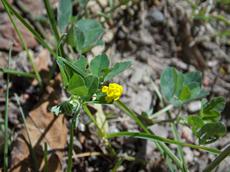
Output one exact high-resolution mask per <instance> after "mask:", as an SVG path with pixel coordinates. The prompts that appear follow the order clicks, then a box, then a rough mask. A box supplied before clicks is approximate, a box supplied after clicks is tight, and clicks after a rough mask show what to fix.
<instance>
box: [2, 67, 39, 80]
mask: <svg viewBox="0 0 230 172" xmlns="http://www.w3.org/2000/svg"><path fill="white" fill-rule="evenodd" d="M0 71H1V72H3V73H5V74H9V75H16V76H19V77H20V76H21V77H28V78H34V77H35V76H34V74H32V73H28V72H22V71H17V70H14V69H8V68H0Z"/></svg>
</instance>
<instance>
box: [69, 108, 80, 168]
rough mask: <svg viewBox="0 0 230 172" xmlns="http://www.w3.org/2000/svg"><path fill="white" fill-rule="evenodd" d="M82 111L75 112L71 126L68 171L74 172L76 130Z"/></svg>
mask: <svg viewBox="0 0 230 172" xmlns="http://www.w3.org/2000/svg"><path fill="white" fill-rule="evenodd" d="M79 115H80V112H78V113H75V114H74V116H73V119H72V121H71V127H70V141H69V145H68V162H67V172H72V166H73V160H72V156H73V139H74V130H75V128H76V126H77V122H78V118H79Z"/></svg>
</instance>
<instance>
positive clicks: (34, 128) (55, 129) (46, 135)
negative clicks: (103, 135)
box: [10, 101, 67, 172]
mask: <svg viewBox="0 0 230 172" xmlns="http://www.w3.org/2000/svg"><path fill="white" fill-rule="evenodd" d="M48 105H49V102H48V101H45V102H44V103H42V104H40V105H39V106H37V107H36V108H34V109H33V110H32V111H31V112H30V113H29V116H28V117H27V118H26V122H25V125H26V128H25V127H24V128H23V129H22V130H21V131H20V134H19V135H18V137H17V138H16V140H15V142H14V143H13V149H12V152H11V168H10V171H11V172H21V171H35V170H36V169H35V167H36V165H37V167H38V169H39V170H38V171H44V167H45V165H44V164H45V162H44V144H45V143H47V145H48V152H49V155H48V171H52V172H59V171H62V164H61V161H62V159H63V152H64V151H63V150H64V148H65V146H66V139H67V127H66V122H65V118H64V116H62V115H61V116H58V117H57V116H54V115H53V114H52V113H51V112H49V111H48V110H47V108H48ZM30 144H31V146H29V145H30ZM31 148H32V149H31ZM33 155H34V157H35V160H34V159H33V158H34V157H33Z"/></svg>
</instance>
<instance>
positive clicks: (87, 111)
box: [82, 103, 116, 156]
mask: <svg viewBox="0 0 230 172" xmlns="http://www.w3.org/2000/svg"><path fill="white" fill-rule="evenodd" d="M82 108H83V110H84V111H85V113H86V114H87V115H88V116H89V118H90V119H91V120H92V121H93V123H94V125H95V126H96V127H97V129H98V132H99V135H100V136H101V137H102V138H103V139H105V137H106V133H104V132H103V131H102V129H101V128H100V126H99V125H98V124H97V121H96V119H95V118H94V116H93V114H92V113H91V112H90V110H89V108H88V107H87V104H86V103H84V104H83V105H82ZM105 144H106V146H107V147H108V149H109V151H110V153H111V154H112V155H113V156H115V155H116V152H115V150H114V149H113V147H112V145H111V144H110V142H109V141H108V140H107V139H105Z"/></svg>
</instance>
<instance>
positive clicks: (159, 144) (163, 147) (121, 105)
mask: <svg viewBox="0 0 230 172" xmlns="http://www.w3.org/2000/svg"><path fill="white" fill-rule="evenodd" d="M115 105H116V106H118V107H119V108H120V109H121V110H123V111H124V112H125V113H126V114H127V115H129V116H130V117H131V118H132V119H133V120H134V121H135V122H136V123H137V125H138V126H139V127H141V128H142V129H143V130H144V131H145V133H147V134H149V135H153V136H154V135H155V134H154V133H152V132H151V131H150V130H149V129H148V128H147V127H146V126H145V125H144V124H143V123H142V122H141V120H140V119H139V118H138V117H137V116H136V114H135V113H134V112H133V111H132V110H130V109H129V108H128V107H127V106H126V105H125V104H124V103H123V102H121V101H120V100H118V101H116V102H115ZM155 144H156V146H157V147H158V149H160V150H163V151H164V153H165V154H167V155H168V156H169V157H170V158H171V159H172V160H173V161H174V162H175V164H176V165H177V166H178V167H179V168H180V169H182V168H183V166H182V163H181V161H180V160H179V159H178V158H177V157H176V156H175V155H174V153H173V152H172V151H171V150H170V149H169V148H168V147H167V146H166V145H165V144H164V143H162V142H158V141H156V142H155Z"/></svg>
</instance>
